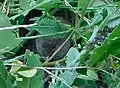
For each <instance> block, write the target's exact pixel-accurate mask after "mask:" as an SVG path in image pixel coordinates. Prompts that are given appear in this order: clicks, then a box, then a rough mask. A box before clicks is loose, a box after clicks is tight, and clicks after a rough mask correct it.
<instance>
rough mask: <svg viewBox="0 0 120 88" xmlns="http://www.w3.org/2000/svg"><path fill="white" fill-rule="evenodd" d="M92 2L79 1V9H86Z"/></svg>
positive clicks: (86, 0) (88, 0)
mask: <svg viewBox="0 0 120 88" xmlns="http://www.w3.org/2000/svg"><path fill="white" fill-rule="evenodd" d="M89 2H90V0H79V2H78V7H81V8H86V7H87V6H88V4H89Z"/></svg>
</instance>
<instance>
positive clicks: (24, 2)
mask: <svg viewBox="0 0 120 88" xmlns="http://www.w3.org/2000/svg"><path fill="white" fill-rule="evenodd" d="M29 1H30V0H20V1H19V4H20V8H21V9H23V10H27V9H28V8H29Z"/></svg>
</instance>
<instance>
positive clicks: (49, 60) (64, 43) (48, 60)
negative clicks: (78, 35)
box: [45, 31, 74, 63]
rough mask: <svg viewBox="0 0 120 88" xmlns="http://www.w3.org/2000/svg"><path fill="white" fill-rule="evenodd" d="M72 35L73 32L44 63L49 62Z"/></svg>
mask: <svg viewBox="0 0 120 88" xmlns="http://www.w3.org/2000/svg"><path fill="white" fill-rule="evenodd" d="M73 33H74V31H72V32H71V34H70V35H69V36H68V38H67V39H66V40H65V41H64V42H63V43H62V45H61V46H60V47H59V48H58V49H57V50H56V51H55V52H54V53H53V54H52V56H51V57H50V58H48V60H46V62H48V61H51V60H52V58H53V57H54V56H55V55H56V54H57V53H58V52H59V51H60V50H61V49H62V48H63V46H64V45H65V44H66V43H67V42H68V41H69V39H70V38H71V36H72V34H73ZM46 62H45V63H46Z"/></svg>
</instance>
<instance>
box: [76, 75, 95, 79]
mask: <svg viewBox="0 0 120 88" xmlns="http://www.w3.org/2000/svg"><path fill="white" fill-rule="evenodd" d="M77 78H79V79H83V80H93V79H92V78H90V77H89V76H87V75H81V74H80V75H78V76H77Z"/></svg>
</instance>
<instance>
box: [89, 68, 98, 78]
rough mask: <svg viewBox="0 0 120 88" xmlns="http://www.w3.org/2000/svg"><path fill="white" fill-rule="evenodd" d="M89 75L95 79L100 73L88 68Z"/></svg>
mask: <svg viewBox="0 0 120 88" xmlns="http://www.w3.org/2000/svg"><path fill="white" fill-rule="evenodd" d="M87 75H88V77H90V78H92V79H93V80H98V75H97V73H96V72H95V71H93V70H90V69H88V70H87Z"/></svg>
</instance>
